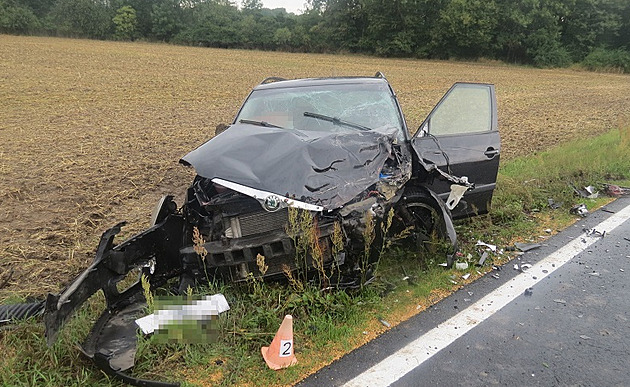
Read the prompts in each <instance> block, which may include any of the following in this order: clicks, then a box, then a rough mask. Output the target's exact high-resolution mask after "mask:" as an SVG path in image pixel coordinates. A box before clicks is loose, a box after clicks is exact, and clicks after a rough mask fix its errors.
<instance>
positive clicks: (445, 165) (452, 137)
mask: <svg viewBox="0 0 630 387" xmlns="http://www.w3.org/2000/svg"><path fill="white" fill-rule="evenodd" d="M411 144H412V147H413V149H414V151H415V153H416V155H417V157H418V158H420V159H421V160H422V161H423V162H424V163H426V164H435V165H436V166H437V167H438V168H440V169H441V170H442V171H444V172H447V173H450V174H452V175H455V176H459V177H461V176H466V177H468V180H469V181H470V182H471V183H474V188H473V189H471V190H469V191H467V192H466V193H465V194H464V196H463V198H462V199H461V200H460V202H459V203H458V204H457V206H456V207H455V208H453V209H452V211H451V213H452V216H453V218H463V217H466V216H472V215H475V214H483V213H486V212H488V209H489V206H490V201H491V199H492V193H493V191H494V188H495V186H496V180H497V172H498V170H499V156H500V151H501V140H500V137H499V131H498V125H497V104H496V97H495V92H494V85H490V84H479V83H459V82H458V83H456V84H454V85H453V86H452V87H451V88H450V90H449V91H448V92H447V93H446V94H445V95H444V97H442V99H441V100H440V102H439V103H438V104H437V105H436V106H435V107H434V108H433V110H432V111H431V113H430V114H429V115H428V117H427V118H426V119H425V120H424V122H423V123H422V125H421V126H420V129H419V130H418V131H417V132H416V134H415V135H414V136H413V137H412V139H411ZM418 168H419V169H422V167H420V166H418ZM416 176H419V177H422V172H420V171H418V172H417V174H416ZM451 184H452V183H451V182H449V181H447V180H445V179H429V180H426V181H425V182H423V185H425V186H426V187H427V188H429V189H431V190H432V191H434V192H435V193H437V194H438V195H439V197H440V198H441V199H442V200H444V201H446V199H447V198H448V195H449V192H450V190H451Z"/></svg>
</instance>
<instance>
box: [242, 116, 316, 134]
mask: <svg viewBox="0 0 630 387" xmlns="http://www.w3.org/2000/svg"><path fill="white" fill-rule="evenodd" d="M238 122H240V123H241V124H250V125H256V126H264V127H265V128H277V129H286V130H293V131H294V132H295V134H297V135H298V136H300V137H306V135H305V134H304V133H302V132H300V131H299V130H298V129H296V128H283V127H282V126H279V125H276V124H272V123H270V122H267V121H255V120H245V119H241V120H239V121H238Z"/></svg>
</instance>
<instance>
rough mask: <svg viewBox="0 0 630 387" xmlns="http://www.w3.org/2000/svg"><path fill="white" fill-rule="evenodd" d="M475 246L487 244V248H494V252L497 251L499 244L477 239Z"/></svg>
mask: <svg viewBox="0 0 630 387" xmlns="http://www.w3.org/2000/svg"><path fill="white" fill-rule="evenodd" d="M475 246H485V247H487V248H489V249H490V250H492V252H496V251H497V246H496V245H491V244H488V243H485V242H482V241H479V240H478V241H477V244H476V245H475Z"/></svg>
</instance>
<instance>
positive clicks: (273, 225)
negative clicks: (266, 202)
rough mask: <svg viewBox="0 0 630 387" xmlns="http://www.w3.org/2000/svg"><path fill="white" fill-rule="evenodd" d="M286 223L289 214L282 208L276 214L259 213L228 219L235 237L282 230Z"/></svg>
mask: <svg viewBox="0 0 630 387" xmlns="http://www.w3.org/2000/svg"><path fill="white" fill-rule="evenodd" d="M288 221H289V212H288V210H287V209H286V208H283V209H280V210H279V211H277V212H267V211H260V212H254V213H250V214H246V215H239V216H237V217H234V218H231V219H230V225H231V227H232V230H233V232H234V236H235V237H247V236H250V235H256V234H264V233H266V232H269V231H275V230H284V228H285V226H286V224H287V222H288Z"/></svg>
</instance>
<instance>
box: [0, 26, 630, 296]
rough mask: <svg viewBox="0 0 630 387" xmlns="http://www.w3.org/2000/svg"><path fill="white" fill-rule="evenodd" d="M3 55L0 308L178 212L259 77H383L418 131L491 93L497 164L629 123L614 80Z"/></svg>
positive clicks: (229, 55)
mask: <svg viewBox="0 0 630 387" xmlns="http://www.w3.org/2000/svg"><path fill="white" fill-rule="evenodd" d="M0 52H2V55H1V56H0V105H1V107H0V144H2V146H1V147H0V287H2V289H0V301H1V300H4V299H6V298H8V297H11V296H12V295H19V296H27V295H33V296H42V295H44V294H45V293H46V292H50V291H53V292H56V291H58V290H60V288H61V287H63V285H64V284H66V283H67V282H68V281H70V280H71V279H72V278H73V277H74V276H75V275H77V274H78V273H79V272H80V271H81V270H83V269H84V268H85V267H86V266H87V265H88V263H89V261H90V260H91V259H92V254H93V251H94V249H95V248H96V243H97V241H98V238H99V237H100V234H101V233H102V232H103V231H104V230H105V229H106V228H108V227H110V226H112V225H113V224H115V223H116V222H118V221H121V220H126V221H128V222H129V226H127V227H126V228H125V229H124V231H123V235H122V236H123V237H124V236H129V235H131V234H132V233H134V232H137V231H140V230H142V229H144V228H145V227H146V226H147V224H148V220H149V216H150V213H151V211H152V209H153V206H154V204H155V203H156V202H157V200H158V199H159V197H160V196H161V195H163V194H166V193H173V194H176V195H178V198H179V203H181V195H182V194H183V192H184V191H185V189H186V188H187V186H188V184H189V182H190V181H191V179H192V176H193V175H194V172H193V171H191V170H189V169H186V168H184V167H182V166H180V165H178V160H179V158H180V157H181V156H183V155H184V154H186V153H187V152H188V151H190V150H192V149H194V148H195V147H196V146H198V145H200V144H201V143H203V142H204V141H205V140H207V139H208V138H210V137H211V136H212V134H213V133H214V127H215V126H216V125H217V124H219V123H227V122H229V121H231V119H232V117H233V116H234V115H235V113H236V111H237V109H238V108H239V106H240V103H241V102H242V101H243V99H244V98H245V97H246V96H247V93H248V92H249V90H250V89H251V88H252V87H253V86H254V85H256V84H257V83H258V82H260V81H261V80H262V79H263V78H265V77H267V76H282V77H285V78H299V77H318V76H339V75H372V74H374V73H375V72H376V71H382V72H383V73H384V74H386V75H387V77H388V79H389V81H390V83H391V84H392V86H393V87H394V89H395V90H396V91H397V92H398V96H399V99H400V101H401V104H402V107H403V110H404V111H405V112H406V114H407V117H406V119H407V121H408V123H409V126H410V127H413V128H416V127H418V126H419V124H420V123H421V121H422V118H423V117H424V116H425V115H426V114H427V113H428V112H429V110H430V109H431V108H432V106H433V105H434V104H435V103H436V102H437V101H438V100H439V98H440V97H441V96H442V94H443V93H444V92H445V91H446V90H447V89H448V88H449V87H450V85H451V84H452V83H454V82H456V81H479V82H490V83H494V84H495V85H496V89H497V94H498V99H499V125H500V130H501V134H502V139H503V157H504V158H505V157H507V158H511V157H514V156H518V155H525V154H530V153H532V152H536V151H539V150H542V149H546V148H549V147H552V146H554V145H556V144H558V143H560V142H564V141H567V140H570V139H575V138H584V139H587V138H588V137H591V136H595V135H597V134H600V133H603V132H605V131H607V130H608V129H610V128H612V127H617V126H619V125H621V123H623V122H626V121H627V120H628V118H629V117H630V102H629V99H628V96H630V77H628V76H623V75H615V74H594V73H587V72H578V71H571V70H537V69H529V68H521V67H511V66H505V65H500V64H495V63H490V64H484V63H473V64H471V63H454V62H428V61H417V60H392V59H380V58H370V57H360V56H342V55H312V54H286V53H276V52H257V51H240V50H220V49H207V48H198V47H177V46H170V45H161V44H143V43H115V42H101V41H89V40H71V39H56V38H33V37H13V36H6V35H0Z"/></svg>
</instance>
